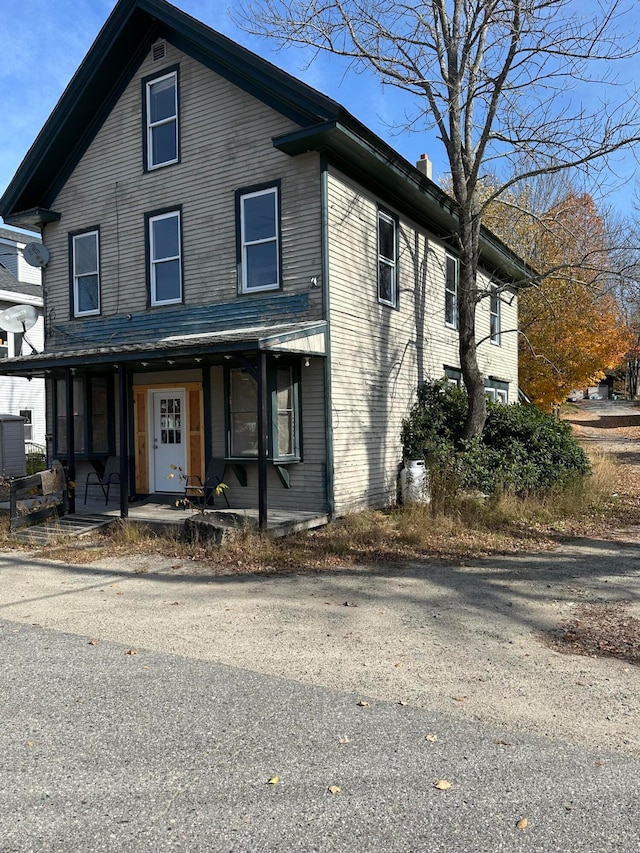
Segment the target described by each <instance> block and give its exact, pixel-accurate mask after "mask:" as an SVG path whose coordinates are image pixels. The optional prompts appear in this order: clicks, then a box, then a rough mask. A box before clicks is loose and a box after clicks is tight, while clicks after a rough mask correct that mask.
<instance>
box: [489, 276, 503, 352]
mask: <svg viewBox="0 0 640 853" xmlns="http://www.w3.org/2000/svg"><path fill="white" fill-rule="evenodd" d="M494 305H495V310H494ZM494 325H495V326H496V328H495V329H494ZM489 341H490V342H491V343H492V344H493V345H494V346H496V347H500V346H502V300H501V299H500V294H499V293H498V288H497V286H496V285H495V284H492V285H491V293H490V294H489Z"/></svg>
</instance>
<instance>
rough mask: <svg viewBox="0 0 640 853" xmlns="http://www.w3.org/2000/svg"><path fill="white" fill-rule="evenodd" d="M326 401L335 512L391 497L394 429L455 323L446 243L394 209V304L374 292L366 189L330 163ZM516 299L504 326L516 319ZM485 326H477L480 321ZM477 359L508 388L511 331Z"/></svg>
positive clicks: (452, 338) (513, 375) (450, 343)
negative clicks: (448, 299)
mask: <svg viewBox="0 0 640 853" xmlns="http://www.w3.org/2000/svg"><path fill="white" fill-rule="evenodd" d="M328 201H329V247H330V258H329V280H330V328H331V411H332V417H333V442H334V457H335V505H336V513H337V514H342V513H344V512H348V511H350V510H352V509H358V508H359V507H362V506H365V505H384V504H386V503H389V502H393V501H394V500H395V497H396V487H397V476H398V471H399V466H400V464H401V462H402V446H401V442H400V431H401V426H402V420H403V418H404V417H406V416H407V414H408V412H409V410H410V408H411V405H412V403H413V401H414V399H415V391H416V388H417V386H418V385H419V383H420V382H422V381H424V380H425V379H428V378H438V377H440V376H442V375H443V372H444V366H445V365H447V366H451V367H457V366H458V365H459V359H458V341H457V333H456V332H455V330H452V329H448V328H447V327H446V326H445V323H444V304H445V303H444V263H445V249H444V247H443V245H442V244H441V243H439V242H438V241H437V240H436V239H434V238H433V237H432V236H431V235H429V234H428V233H427V232H425V231H424V230H422V229H420V228H418V227H417V226H415V224H413V223H411V222H408V221H406V219H405V218H403V217H400V229H399V309H398V310H396V309H394V308H390V307H388V306H385V305H380V304H379V303H378V301H377V203H376V199H375V197H373V196H371V195H369V194H367V193H366V192H365V191H363V190H362V188H360V187H358V186H357V185H355V184H353V183H352V182H350V181H348V180H347V179H346V178H345V177H344V176H343V175H341V174H339V173H337V172H332V173H331V174H330V178H329V200H328ZM515 318H516V307H515V304H512V305H506V304H505V305H503V313H502V319H503V328H507V326H508V327H509V328H515ZM485 326H486V330H485V328H484V327H485ZM488 333H489V304H488V300H483V302H482V304H481V306H480V307H479V309H478V338H479V340H480V339H481V338H483V337H485V336H488ZM479 361H480V366H481V369H483V370H484V371H485V372H486V373H487V374H492V375H495V376H496V377H499V378H500V379H505V380H506V381H509V382H510V383H511V386H510V394H511V397H512V399H515V395H516V390H517V341H516V335H515V334H511V335H508V334H504V335H503V338H502V346H500V347H497V346H495V345H492V344H490V343H489V342H488V340H487V341H486V342H485V343H483V344H482V345H481V347H480V352H479Z"/></svg>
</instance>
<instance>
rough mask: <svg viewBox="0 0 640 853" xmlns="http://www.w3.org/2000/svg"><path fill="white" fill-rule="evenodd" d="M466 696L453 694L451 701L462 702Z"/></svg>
mask: <svg viewBox="0 0 640 853" xmlns="http://www.w3.org/2000/svg"><path fill="white" fill-rule="evenodd" d="M466 698H467V697H466V696H454V697H453V701H454V702H464V700H465V699H466Z"/></svg>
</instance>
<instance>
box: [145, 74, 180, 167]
mask: <svg viewBox="0 0 640 853" xmlns="http://www.w3.org/2000/svg"><path fill="white" fill-rule="evenodd" d="M170 74H175V75H176V122H177V131H178V133H177V139H176V145H177V151H176V154H177V158H178V159H177V160H176V161H175V162H174V161H173V160H172V161H171V163H162V164H159V165H157V166H154V167H153V168H152V169H150V168H149V165H148V163H149V149H148V144H149V137H148V134H147V118H148V116H147V84H148V83H153V81H154V80H157V79H159V78H160V77H168V76H169V75H170ZM140 82H141V84H142V171H143V172H144V173H145V174H151V173H153V172H157V171H159V170H160V169H164V168H166V167H167V166H177V165H178V163H180V162H181V161H180V154H181V146H180V133H181V127H182V123H181V121H180V65H179V64H178V63H175V64H174V65H170V66H168V67H167V68H162V69H161V70H158V71H156V72H155V73H153V74H149V75H147V76H146V77H143V78H142V80H141V81H140Z"/></svg>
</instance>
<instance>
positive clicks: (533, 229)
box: [490, 192, 631, 410]
mask: <svg viewBox="0 0 640 853" xmlns="http://www.w3.org/2000/svg"><path fill="white" fill-rule="evenodd" d="M529 201H530V199H527V198H523V197H522V196H520V197H519V198H517V199H515V198H514V199H511V200H510V201H507V202H499V203H496V204H494V205H493V206H492V212H491V225H490V227H492V229H493V230H494V231H495V232H496V233H497V234H498V235H499V236H501V237H502V239H503V240H505V242H507V243H509V244H510V245H511V246H512V247H513V248H514V249H515V250H516V251H518V252H519V253H520V254H522V255H523V257H525V258H526V260H528V261H529V262H530V263H531V264H532V266H534V267H535V268H536V269H537V270H538V271H540V273H541V281H540V283H539V285H537V286H535V287H529V288H526V289H525V290H522V291H521V293H520V296H519V325H520V342H519V377H520V386H521V387H522V389H523V390H524V391H525V393H526V394H527V395H528V396H529V397H530V398H531V399H532V400H533V401H534V402H535V403H536V405H538V406H540V407H541V408H543V409H547V410H548V409H551V408H552V407H553V406H554V405H557V404H558V403H561V402H562V401H563V400H565V399H566V397H567V394H568V393H569V392H570V391H571V390H572V389H573V388H584V387H586V386H588V385H590V384H592V383H594V382H596V381H598V380H599V379H601V378H603V377H604V375H605V371H606V370H608V369H610V368H613V367H615V366H617V365H618V364H620V362H621V361H622V359H623V357H624V355H625V353H626V352H627V350H628V349H629V346H630V345H631V332H630V329H629V327H628V326H627V324H626V323H625V321H624V320H623V318H622V315H621V312H620V310H619V308H618V304H617V302H616V300H615V298H614V297H613V296H612V295H611V293H610V284H611V281H612V278H613V275H614V272H615V271H614V270H613V269H612V264H611V256H610V252H609V248H608V247H609V236H608V234H607V231H606V228H605V226H604V223H603V221H602V218H601V217H600V216H599V214H598V211H597V208H596V205H595V203H594V201H593V199H592V198H591V196H590V195H589V194H587V193H582V194H578V193H575V192H569V193H568V194H567V195H566V196H565V197H564V198H563V199H562V200H561V201H557V202H556V203H554V204H553V205H551V206H550V207H549V208H548V209H547V210H545V211H544V212H542V213H541V214H539V215H537V216H534V215H532V214H531V213H523V212H522V211H523V210H530V207H531V205H530V204H528V202H529Z"/></svg>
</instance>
